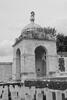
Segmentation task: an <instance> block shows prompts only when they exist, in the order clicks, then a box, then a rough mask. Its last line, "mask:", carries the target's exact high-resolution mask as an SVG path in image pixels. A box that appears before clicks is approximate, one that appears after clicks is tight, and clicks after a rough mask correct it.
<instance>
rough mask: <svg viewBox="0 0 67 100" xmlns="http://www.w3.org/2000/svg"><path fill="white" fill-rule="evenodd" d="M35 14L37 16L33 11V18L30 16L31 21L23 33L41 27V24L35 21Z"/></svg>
mask: <svg viewBox="0 0 67 100" xmlns="http://www.w3.org/2000/svg"><path fill="white" fill-rule="evenodd" d="M34 16H35V13H34V12H33V11H32V12H31V18H30V21H31V23H30V24H28V25H27V26H25V27H24V28H23V30H22V32H21V34H23V32H25V31H32V30H36V29H37V28H41V26H40V25H38V24H35V23H34V20H35V17H34Z"/></svg>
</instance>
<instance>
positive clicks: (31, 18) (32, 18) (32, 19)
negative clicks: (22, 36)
mask: <svg viewBox="0 0 67 100" xmlns="http://www.w3.org/2000/svg"><path fill="white" fill-rule="evenodd" d="M34 20H35V12H34V11H32V12H31V17H30V21H31V22H34Z"/></svg>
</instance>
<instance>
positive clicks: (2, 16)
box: [0, 0, 67, 57]
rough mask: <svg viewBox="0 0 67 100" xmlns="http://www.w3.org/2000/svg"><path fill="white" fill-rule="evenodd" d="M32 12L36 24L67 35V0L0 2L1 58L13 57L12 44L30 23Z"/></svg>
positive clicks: (14, 0)
mask: <svg viewBox="0 0 67 100" xmlns="http://www.w3.org/2000/svg"><path fill="white" fill-rule="evenodd" d="M31 11H35V14H36V15H35V23H37V24H39V25H41V26H42V27H45V26H51V27H55V28H56V29H57V31H58V32H62V33H64V34H65V35H67V0H0V57H1V56H12V55H13V52H12V51H13V50H12V44H13V43H14V40H15V38H16V37H18V36H19V35H20V34H21V30H22V29H23V27H25V25H27V24H28V23H29V22H30V21H29V19H30V12H31Z"/></svg>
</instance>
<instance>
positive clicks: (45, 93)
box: [0, 85, 67, 100]
mask: <svg viewBox="0 0 67 100" xmlns="http://www.w3.org/2000/svg"><path fill="white" fill-rule="evenodd" d="M0 100H67V90H65V91H60V90H51V89H48V88H42V89H39V88H38V89H36V88H35V87H31V88H29V87H25V86H18V85H15V86H13V85H10V86H4V87H3V86H0Z"/></svg>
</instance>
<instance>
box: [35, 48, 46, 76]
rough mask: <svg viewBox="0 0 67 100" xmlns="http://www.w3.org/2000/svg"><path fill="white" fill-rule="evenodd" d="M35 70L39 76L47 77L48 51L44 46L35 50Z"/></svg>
mask: <svg viewBox="0 0 67 100" xmlns="http://www.w3.org/2000/svg"><path fill="white" fill-rule="evenodd" d="M35 69H36V74H37V76H39V77H44V76H46V49H45V48H44V47H43V46H38V47H37V48H36V49H35Z"/></svg>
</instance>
